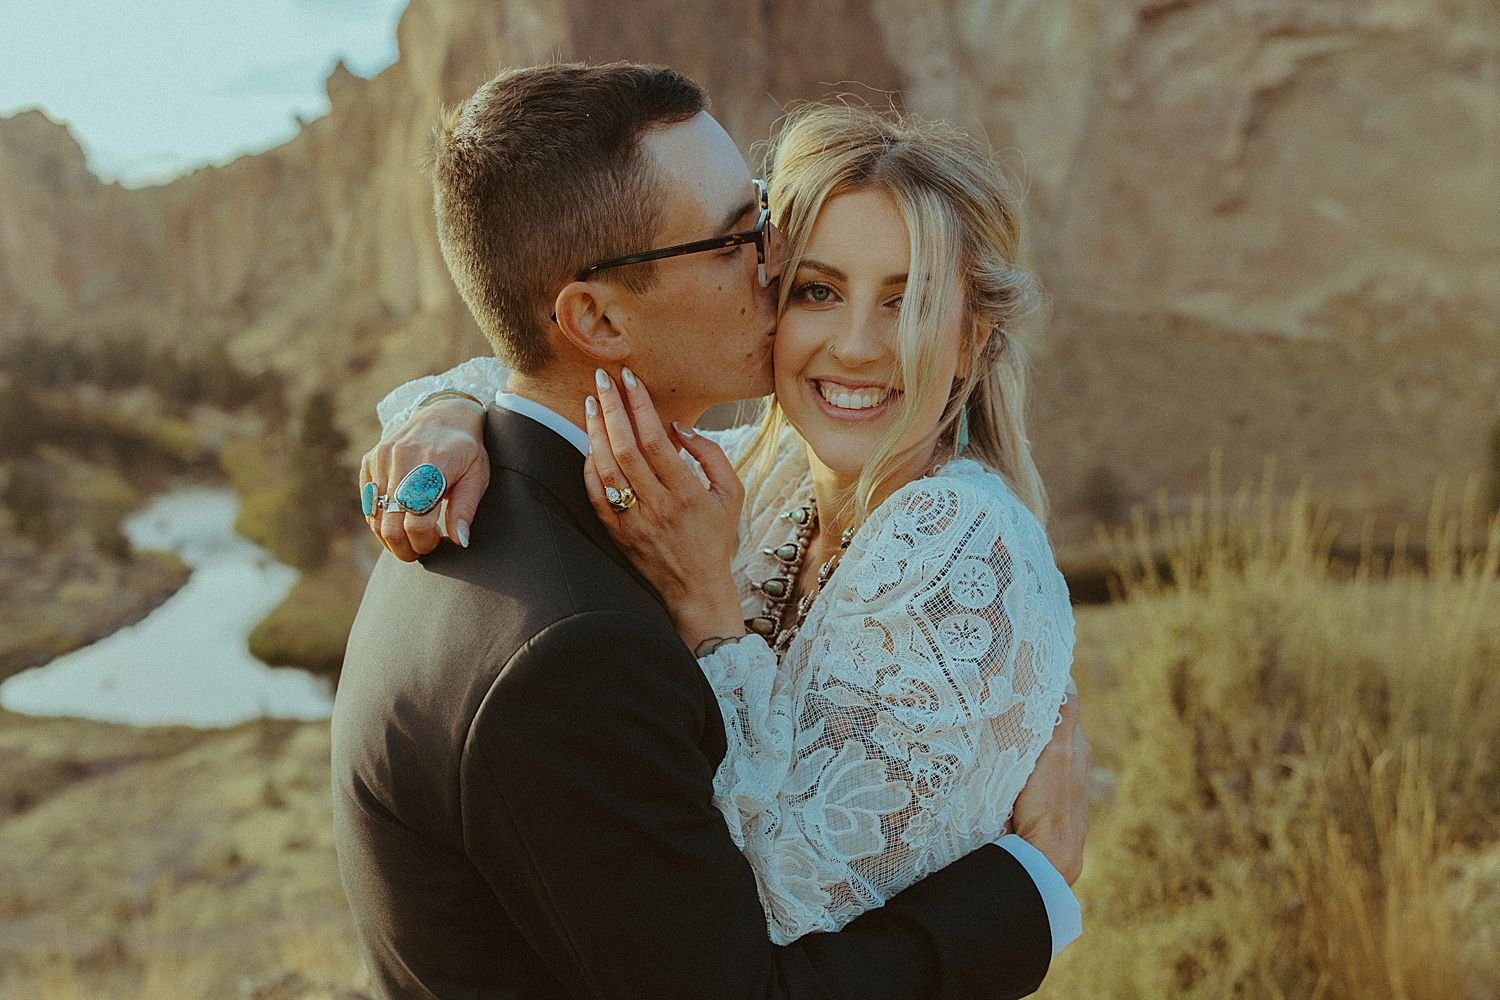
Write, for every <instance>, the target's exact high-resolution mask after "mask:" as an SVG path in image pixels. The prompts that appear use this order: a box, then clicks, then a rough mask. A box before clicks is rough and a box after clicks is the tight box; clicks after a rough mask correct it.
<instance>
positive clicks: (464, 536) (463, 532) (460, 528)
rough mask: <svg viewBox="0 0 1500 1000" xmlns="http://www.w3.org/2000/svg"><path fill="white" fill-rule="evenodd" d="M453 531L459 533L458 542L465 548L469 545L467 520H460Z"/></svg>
mask: <svg viewBox="0 0 1500 1000" xmlns="http://www.w3.org/2000/svg"><path fill="white" fill-rule="evenodd" d="M453 531H454V533H455V534H456V535H458V544H460V545H462V546H463V547H464V548H468V547H469V525H468V522H466V521H459V522H458V523H457V524H455V525H454V526H453Z"/></svg>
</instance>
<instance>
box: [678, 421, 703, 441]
mask: <svg viewBox="0 0 1500 1000" xmlns="http://www.w3.org/2000/svg"><path fill="white" fill-rule="evenodd" d="M672 429H673V430H675V431H676V432H677V434H678V435H679V436H680V437H685V438H695V437H697V436H698V432H697V431H695V430H693V429H692V428H691V427H689V426H687V425H686V424H682V423H679V422H677V421H676V420H674V421H672Z"/></svg>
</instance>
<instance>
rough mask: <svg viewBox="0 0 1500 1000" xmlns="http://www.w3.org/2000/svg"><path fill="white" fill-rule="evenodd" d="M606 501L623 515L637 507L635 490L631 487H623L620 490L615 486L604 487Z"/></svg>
mask: <svg viewBox="0 0 1500 1000" xmlns="http://www.w3.org/2000/svg"><path fill="white" fill-rule="evenodd" d="M604 499H605V500H608V501H609V505H610V506H611V507H613V508H614V509H615V510H617V511H619V512H620V513H621V514H623V513H625V512H626V511H627V510H629V509H630V508H632V507H634V506H635V490H633V489H631V488H630V487H629V486H622V487H620V488H619V489H616V488H615V487H613V486H606V487H604Z"/></svg>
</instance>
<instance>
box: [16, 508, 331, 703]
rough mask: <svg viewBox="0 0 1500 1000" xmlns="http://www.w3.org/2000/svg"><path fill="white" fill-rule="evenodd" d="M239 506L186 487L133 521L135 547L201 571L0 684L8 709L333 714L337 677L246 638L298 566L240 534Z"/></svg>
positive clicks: (129, 526) (128, 524)
mask: <svg viewBox="0 0 1500 1000" xmlns="http://www.w3.org/2000/svg"><path fill="white" fill-rule="evenodd" d="M238 509H239V501H238V499H237V498H236V497H235V495H234V492H233V491H232V490H228V489H215V488H206V487H186V488H182V489H178V490H174V491H173V492H171V493H167V494H164V495H163V496H161V497H158V498H157V499H156V500H154V501H152V502H151V503H150V504H148V505H147V506H146V507H144V508H142V509H141V510H140V511H137V512H136V513H135V514H132V515H131V516H130V517H129V518H127V519H126V520H125V522H124V524H122V525H121V528H122V530H123V531H124V533H125V536H126V537H127V538H129V539H130V542H131V544H132V545H134V546H135V547H136V548H137V549H143V550H144V549H164V550H167V551H169V552H175V553H177V555H178V556H179V557H180V558H181V559H182V560H183V561H184V562H185V563H187V564H188V566H190V567H191V568H192V571H193V572H192V576H191V577H189V579H188V581H187V583H186V584H184V585H183V587H182V589H181V590H179V591H177V593H175V594H173V595H172V596H171V597H170V598H169V599H168V600H167V601H166V603H164V604H162V606H161V607H159V608H157V609H156V610H155V611H153V612H152V613H151V614H150V615H148V616H146V617H145V618H143V619H142V620H141V621H139V622H137V623H136V624H134V625H131V626H127V627H126V628H123V629H121V630H120V631H118V632H115V633H114V634H113V635H110V636H108V637H107V638H105V639H102V640H100V641H99V642H96V643H94V644H93V645H92V646H87V647H85V648H83V649H80V650H77V651H76V652H73V653H69V654H67V655H66V656H60V657H58V658H57V659H55V660H53V661H52V662H50V663H48V664H46V665H44V666H41V667H37V668H36V669H34V670H28V671H25V672H24V673H20V674H17V675H15V676H14V677H11V678H10V679H8V680H7V681H5V682H4V683H3V684H0V707H3V708H5V709H7V710H9V711H12V712H21V713H25V714H28V715H49V716H50V715H67V716H76V717H82V718H87V719H100V720H103V721H106V722H120V723H127V724H130V725H136V726H159V725H187V726H200V727H215V726H232V725H235V724H237V723H240V722H245V721H247V720H249V719H257V718H278V719H323V718H327V717H328V715H329V713H330V712H331V711H332V707H333V696H332V693H331V691H330V685H329V684H328V682H327V681H325V680H323V679H322V678H319V677H315V676H313V675H312V674H309V673H307V672H306V671H303V670H293V669H287V668H272V667H268V666H266V665H265V664H264V663H262V662H260V661H259V660H257V659H255V658H254V657H252V656H251V655H250V652H249V649H248V647H247V646H246V643H245V637H246V636H248V635H249V634H250V630H251V629H252V628H254V627H255V624H256V623H257V622H258V621H260V620H261V619H262V618H264V617H265V616H266V614H267V613H268V612H269V611H270V610H271V609H272V608H273V607H275V606H276V605H277V604H279V603H280V602H281V600H282V598H284V597H285V596H286V595H287V592H288V591H289V590H290V589H291V586H292V583H293V582H294V581H295V580H296V579H297V571H296V570H295V569H293V568H292V567H290V566H287V565H285V564H284V563H280V562H277V561H276V560H275V558H273V557H272V556H271V554H270V553H268V552H267V551H266V550H265V549H262V548H261V547H260V546H258V545H255V544H254V543H252V542H250V541H249V540H248V539H246V538H244V537H242V536H240V535H237V534H235V531H234V518H235V514H236V512H237V511H238Z"/></svg>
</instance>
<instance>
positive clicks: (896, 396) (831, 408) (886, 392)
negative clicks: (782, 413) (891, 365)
mask: <svg viewBox="0 0 1500 1000" xmlns="http://www.w3.org/2000/svg"><path fill="white" fill-rule="evenodd" d="M806 384H807V386H808V387H809V388H810V390H811V392H812V395H813V397H814V399H815V401H816V402H817V404H818V408H819V409H821V410H822V411H823V412H824V413H825V414H826V415H827V416H829V417H832V418H833V419H834V420H847V421H850V422H852V423H861V422H864V421H867V420H873V419H875V418H877V417H880V416H883V415H884V414H886V413H887V412H889V411H890V410H892V409H894V408H895V407H896V406H897V405H899V404H900V402H901V395H902V394H901V392H900V390H898V389H893V388H891V387H890V386H886V385H872V384H869V383H851V382H847V381H845V380H843V379H836V378H813V379H808V380H807V383H806Z"/></svg>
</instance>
